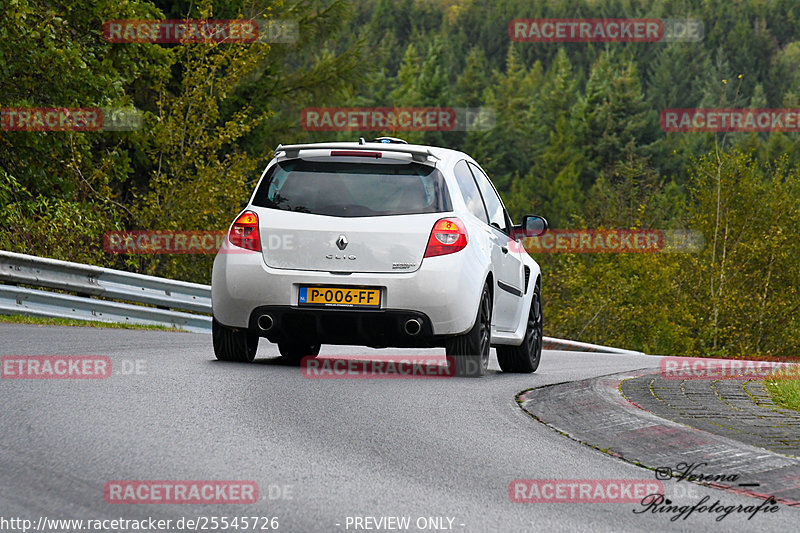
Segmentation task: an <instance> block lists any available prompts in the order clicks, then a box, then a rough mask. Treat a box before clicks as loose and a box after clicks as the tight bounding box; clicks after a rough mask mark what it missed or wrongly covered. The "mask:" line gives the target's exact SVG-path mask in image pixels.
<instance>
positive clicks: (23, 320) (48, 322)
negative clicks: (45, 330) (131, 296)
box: [0, 315, 183, 331]
mask: <svg viewBox="0 0 800 533" xmlns="http://www.w3.org/2000/svg"><path fill="white" fill-rule="evenodd" d="M0 323H6V324H34V325H37V326H79V327H84V328H111V329H154V330H157V331H183V330H182V329H178V328H170V327H167V326H149V325H144V324H128V323H125V322H101V321H99V320H73V319H71V318H49V317H42V316H27V315H0Z"/></svg>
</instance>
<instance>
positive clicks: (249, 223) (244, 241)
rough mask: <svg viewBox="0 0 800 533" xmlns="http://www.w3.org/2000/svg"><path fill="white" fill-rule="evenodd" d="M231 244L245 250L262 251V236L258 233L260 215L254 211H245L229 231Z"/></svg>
mask: <svg viewBox="0 0 800 533" xmlns="http://www.w3.org/2000/svg"><path fill="white" fill-rule="evenodd" d="M228 240H229V241H231V244H234V245H236V246H239V247H240V248H244V249H245V250H253V251H254V252H260V251H261V238H260V237H259V235H258V215H256V214H255V213H253V212H252V211H245V212H244V213H242V214H241V215H239V218H237V219H236V222H234V223H233V226H231V231H230V232H229V233H228Z"/></svg>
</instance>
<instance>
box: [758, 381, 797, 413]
mask: <svg viewBox="0 0 800 533" xmlns="http://www.w3.org/2000/svg"><path fill="white" fill-rule="evenodd" d="M764 386H765V387H766V388H767V390H768V391H769V393H770V396H772V401H773V402H775V403H776V404H778V405H780V406H781V407H787V408H789V409H794V410H795V411H800V379H788V378H786V377H777V378H767V379H765V380H764Z"/></svg>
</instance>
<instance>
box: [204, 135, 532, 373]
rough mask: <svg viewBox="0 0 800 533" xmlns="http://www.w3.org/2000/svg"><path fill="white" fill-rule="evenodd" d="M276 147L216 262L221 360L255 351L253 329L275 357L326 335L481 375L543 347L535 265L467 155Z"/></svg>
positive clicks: (398, 147)
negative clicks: (427, 350)
mask: <svg viewBox="0 0 800 533" xmlns="http://www.w3.org/2000/svg"><path fill="white" fill-rule="evenodd" d="M377 141H378V142H364V140H363V139H361V140H360V141H359V142H357V143H317V144H304V145H290V146H278V148H277V149H276V152H275V158H274V159H273V160H272V161H270V163H269V164H268V165H267V167H266V169H265V170H264V172H263V174H262V176H261V179H260V181H259V184H258V186H257V187H256V190H255V192H254V193H253V195H252V197H251V198H250V202H249V203H248V205H247V207H246V208H245V209H244V211H243V212H242V213H241V214H239V216H238V217H237V218H236V220H235V221H234V222H233V224H232V225H231V227H230V230H229V232H228V236H227V239H226V242H225V244H224V245H223V246H222V248H221V249H220V251H219V252H218V254H217V257H216V259H215V260H214V270H213V275H212V283H211V293H212V308H213V315H214V318H213V342H214V352H215V354H216V356H217V358H218V359H220V360H225V361H244V362H247V361H252V360H253V358H254V357H255V353H256V347H257V345H258V339H259V337H266V338H267V339H269V340H270V341H271V342H274V343H277V344H278V348H279V350H280V353H281V355H282V356H283V358H285V359H287V360H289V361H292V362H297V361H299V360H300V359H301V358H302V357H304V356H316V355H317V354H318V353H319V349H320V345H321V344H352V345H359V346H371V347H376V348H380V347H389V346H392V347H444V348H445V349H446V352H447V355H448V356H453V359H452V361H454V364H455V373H456V375H467V376H480V375H483V374H484V373H485V371H486V368H487V365H488V362H489V349H490V346H495V347H496V348H497V360H498V362H499V364H500V368H501V369H502V370H503V371H506V372H533V371H535V370H536V368H537V366H538V365H539V359H540V357H541V351H542V304H541V298H540V289H541V272H540V269H539V265H538V264H537V263H536V262H535V261H534V260H533V259H531V257H530V256H529V255H528V254H527V252H526V251H525V249H524V248H523V247H522V246H520V245H519V244H518V242H517V240H516V239H517V238H518V237H522V236H526V235H540V234H542V233H544V232H545V231H546V230H547V221H546V220H545V219H544V218H542V217H538V216H526V217H524V218H523V220H522V224H521V225H519V226H513V225H512V223H511V219H510V218H509V216H508V213H507V211H506V209H505V207H504V206H503V202H502V201H501V199H500V196H499V195H498V194H497V191H496V190H495V188H494V186H493V185H492V183H491V182H490V181H489V178H488V177H487V176H486V173H485V172H483V170H481V168H480V166H478V164H477V163H476V162H475V161H473V160H472V158H470V157H469V156H468V155H466V154H464V153H461V152H457V151H454V150H448V149H444V148H436V147H429V146H420V145H410V144H406V143H405V142H404V141H400V140H399V139H393V138H386V137H385V138H380V139H378V140H377Z"/></svg>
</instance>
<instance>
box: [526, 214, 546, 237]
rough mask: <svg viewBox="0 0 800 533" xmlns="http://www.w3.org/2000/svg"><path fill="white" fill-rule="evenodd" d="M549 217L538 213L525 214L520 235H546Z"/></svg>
mask: <svg viewBox="0 0 800 533" xmlns="http://www.w3.org/2000/svg"><path fill="white" fill-rule="evenodd" d="M548 227H549V226H548V224H547V219H546V218H544V217H540V216H537V215H525V216H524V217H522V224H520V225H519V233H520V237H538V236H539V235H544V233H545V232H546V231H547V228H548Z"/></svg>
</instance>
